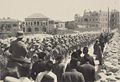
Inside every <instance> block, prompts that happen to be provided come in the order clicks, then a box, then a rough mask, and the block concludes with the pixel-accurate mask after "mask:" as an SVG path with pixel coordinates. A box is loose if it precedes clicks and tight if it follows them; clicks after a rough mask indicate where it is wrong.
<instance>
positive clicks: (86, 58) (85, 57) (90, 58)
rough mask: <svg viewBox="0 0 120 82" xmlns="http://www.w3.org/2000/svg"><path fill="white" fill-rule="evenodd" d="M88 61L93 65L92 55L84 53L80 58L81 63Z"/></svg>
mask: <svg viewBox="0 0 120 82" xmlns="http://www.w3.org/2000/svg"><path fill="white" fill-rule="evenodd" d="M87 61H88V62H89V63H90V64H91V65H93V66H95V62H94V59H93V57H92V56H90V55H89V54H87V55H85V56H84V57H83V58H82V59H81V64H85V63H86V62H87Z"/></svg>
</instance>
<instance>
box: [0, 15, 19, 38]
mask: <svg viewBox="0 0 120 82" xmlns="http://www.w3.org/2000/svg"><path fill="white" fill-rule="evenodd" d="M20 23H21V22H20V21H19V20H16V19H12V18H10V17H8V18H3V19H0V33H1V36H0V37H5V36H6V37H7V36H13V35H15V33H16V32H17V31H18V30H21V29H20Z"/></svg>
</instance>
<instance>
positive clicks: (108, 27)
mask: <svg viewBox="0 0 120 82" xmlns="http://www.w3.org/2000/svg"><path fill="white" fill-rule="evenodd" d="M109 19H110V14H109V8H108V33H109V32H110V24H109V23H110V20H109Z"/></svg>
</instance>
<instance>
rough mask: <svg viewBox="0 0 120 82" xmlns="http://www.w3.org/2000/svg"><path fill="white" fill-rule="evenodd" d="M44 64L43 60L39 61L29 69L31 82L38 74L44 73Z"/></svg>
mask: <svg viewBox="0 0 120 82" xmlns="http://www.w3.org/2000/svg"><path fill="white" fill-rule="evenodd" d="M45 65H46V62H45V61H44V60H39V61H37V62H35V63H34V64H33V66H32V69H31V77H32V79H33V80H35V79H36V77H37V75H38V73H40V72H43V71H45Z"/></svg>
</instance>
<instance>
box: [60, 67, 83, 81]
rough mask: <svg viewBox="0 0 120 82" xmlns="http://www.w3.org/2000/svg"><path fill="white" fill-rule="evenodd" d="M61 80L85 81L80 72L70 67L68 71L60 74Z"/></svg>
mask: <svg viewBox="0 0 120 82" xmlns="http://www.w3.org/2000/svg"><path fill="white" fill-rule="evenodd" d="M62 82H85V80H84V77H83V75H82V73H80V72H78V71H77V70H76V69H72V70H71V71H69V72H65V73H63V75H62Z"/></svg>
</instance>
